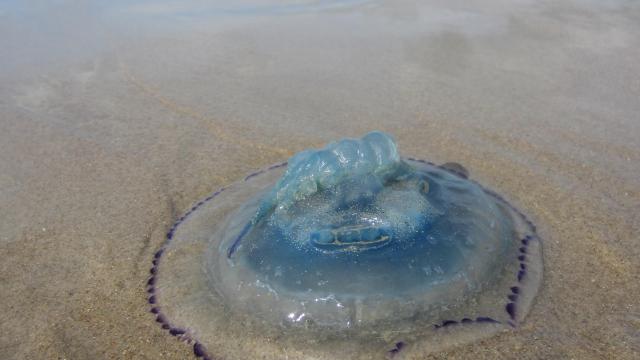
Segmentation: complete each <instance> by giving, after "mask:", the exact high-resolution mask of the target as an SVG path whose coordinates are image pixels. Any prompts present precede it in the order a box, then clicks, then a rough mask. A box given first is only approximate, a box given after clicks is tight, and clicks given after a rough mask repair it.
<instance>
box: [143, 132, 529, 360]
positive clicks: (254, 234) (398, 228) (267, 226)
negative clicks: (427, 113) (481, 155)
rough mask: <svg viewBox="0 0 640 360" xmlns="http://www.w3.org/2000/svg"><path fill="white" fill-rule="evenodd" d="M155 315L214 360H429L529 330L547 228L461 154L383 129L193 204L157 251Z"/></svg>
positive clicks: (304, 155)
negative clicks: (541, 234) (421, 151)
mask: <svg viewBox="0 0 640 360" xmlns="http://www.w3.org/2000/svg"><path fill="white" fill-rule="evenodd" d="M151 274H152V275H151V277H150V278H149V281H148V284H147V285H148V287H147V291H148V292H149V294H150V295H149V303H150V304H151V312H152V313H154V314H155V316H156V321H157V322H159V323H160V324H161V325H162V327H163V328H165V329H167V330H168V331H169V333H170V334H171V335H174V336H177V337H179V338H180V339H181V340H184V341H186V342H187V343H189V344H191V346H193V352H194V354H195V356H196V357H201V358H205V359H214V358H218V357H219V358H224V359H250V358H267V359H282V358H289V359H307V358H313V359H338V358H339V359H377V358H380V359H385V358H396V357H397V358H413V357H416V358H419V357H420V356H423V355H424V354H426V353H429V352H433V351H438V350H441V349H444V348H446V347H448V346H452V345H457V344H462V343H467V342H471V341H475V340H477V339H480V338H482V337H486V336H489V335H491V334H494V333H496V332H498V331H503V330H508V329H517V327H518V324H519V323H520V322H522V321H523V319H524V317H525V315H526V314H527V311H528V310H529V308H530V306H531V304H532V301H533V298H534V296H535V294H536V292H537V289H538V287H539V284H540V282H541V278H542V257H541V244H540V240H539V238H538V237H537V235H536V230H535V226H534V225H533V223H532V222H531V221H529V220H528V219H527V218H526V217H525V215H524V214H523V213H522V212H520V211H519V210H517V209H516V208H515V207H513V206H512V205H510V204H509V203H508V202H507V201H506V200H505V199H504V198H503V197H501V196H500V195H498V194H497V193H495V192H493V191H491V190H488V189H487V188H485V187H483V186H482V185H480V184H478V183H477V182H475V181H473V180H471V179H469V178H468V172H467V170H466V169H464V167H462V166H461V165H459V164H456V163H447V164H444V165H441V166H436V165H435V164H433V163H430V162H427V161H423V160H417V159H412V158H402V157H400V155H399V154H398V151H397V147H396V143H395V142H394V141H393V139H392V138H391V137H390V136H389V135H387V134H385V133H381V132H372V133H369V134H367V135H365V136H364V137H362V138H361V139H344V140H340V141H338V142H334V143H331V144H329V145H327V146H326V147H325V148H324V149H320V150H306V151H303V152H301V153H298V154H296V155H295V156H293V157H292V158H291V159H290V160H289V161H288V162H287V163H283V164H277V165H273V166H271V167H268V168H266V169H264V170H261V171H258V172H255V173H253V174H250V175H248V176H247V177H245V178H244V179H242V180H240V181H238V182H237V183H235V184H232V185H230V186H229V187H226V188H223V189H220V190H218V191H216V192H215V193H213V194H211V195H210V196H208V197H206V198H205V199H203V200H201V201H199V202H197V203H196V204H195V205H194V206H193V207H192V208H191V209H190V210H189V211H188V212H187V213H186V214H185V215H184V216H182V217H181V218H180V219H178V221H176V223H175V224H174V225H173V226H172V227H171V229H170V230H169V232H168V234H167V241H166V243H165V244H164V245H163V247H162V248H161V249H160V250H158V252H157V253H156V254H155V256H154V259H153V267H152V269H151Z"/></svg>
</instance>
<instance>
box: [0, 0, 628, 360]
mask: <svg viewBox="0 0 640 360" xmlns="http://www.w3.org/2000/svg"><path fill="white" fill-rule="evenodd" d="M230 3H231V2H230ZM255 3H260V4H263V3H264V2H257V1H256V2H255ZM332 4H333V5H332V6H329V7H325V8H318V7H313V6H311V7H297V8H294V9H293V10H286V9H285V10H282V9H279V10H277V11H273V10H272V11H269V9H270V8H269V7H268V6H266V7H260V6H258V7H256V6H253V7H252V5H251V4H250V2H247V1H244V2H242V3H241V5H242V6H245V7H242V8H240V10H238V9H236V8H233V9H231V10H230V9H229V8H225V9H222V10H221V9H220V8H206V7H204V8H203V5H201V4H200V3H194V4H192V3H189V2H187V3H184V4H183V3H180V4H176V3H166V4H165V3H162V4H154V5H153V6H152V5H149V4H148V3H141V4H137V5H128V4H120V3H115V4H113V5H109V6H98V5H95V4H94V5H86V4H85V5H77V4H58V5H55V6H51V7H48V6H45V5H36V4H26V5H25V4H23V3H18V4H14V3H12V2H9V3H5V4H3V5H0V46H1V47H2V48H3V49H5V51H3V56H2V57H0V127H1V130H2V131H0V149H1V151H0V205H1V206H0V219H1V220H0V254H1V256H2V261H0V358H2V359H89V358H92V359H100V358H105V359H117V358H123V359H159V358H162V359H189V358H190V357H191V356H192V355H191V353H192V348H191V347H190V346H188V345H186V344H184V343H181V342H179V341H178V340H176V338H174V337H171V336H169V334H168V333H167V332H165V331H163V330H162V329H160V327H159V326H158V325H157V324H156V323H155V322H154V318H153V317H152V316H151V314H149V312H148V311H149V306H148V304H147V300H146V294H145V283H146V281H147V278H148V272H149V266H150V262H151V259H152V256H153V253H154V252H155V251H156V250H157V249H158V248H159V247H160V246H161V244H162V243H163V241H164V234H165V233H166V231H167V229H168V227H169V226H170V225H171V224H172V222H173V221H174V220H175V219H176V218H178V217H180V214H181V213H183V212H184V211H186V210H187V209H188V208H190V206H191V205H192V203H193V202H195V201H198V200H199V199H201V198H203V197H205V196H206V195H207V194H209V193H210V192H212V191H213V190H215V189H216V188H218V187H220V186H223V185H225V184H228V183H230V182H232V181H234V180H237V179H240V178H241V177H243V176H244V175H246V174H247V173H250V172H252V171H253V170H255V169H259V168H262V167H265V166H268V165H270V164H273V163H276V162H280V161H282V160H285V159H286V158H287V157H288V156H290V155H292V154H294V153H295V152H297V151H300V150H302V149H304V148H307V147H317V146H320V145H322V144H324V143H326V142H327V141H330V140H334V139H337V138H342V137H345V136H360V135H362V134H364V133H366V132H368V131H370V130H373V129H377V130H382V131H386V132H389V133H391V134H394V135H395V137H396V140H397V141H398V143H399V145H400V149H402V150H403V152H404V153H405V155H409V156H414V157H418V158H426V159H429V160H432V161H435V162H449V161H455V162H459V163H461V164H463V165H464V166H465V167H467V168H468V169H469V170H470V172H471V177H473V178H474V179H476V180H478V181H479V182H481V183H483V184H485V185H487V186H488V187H490V188H492V189H495V190H497V191H498V192H500V193H501V194H503V195H505V197H506V198H508V199H509V200H510V201H512V202H513V203H514V204H516V205H517V206H518V207H519V208H520V209H522V210H523V211H524V212H525V213H527V215H528V216H530V217H531V218H532V219H533V220H534V222H535V223H536V224H537V225H538V229H539V233H540V236H541V237H542V239H543V247H544V263H545V274H544V279H543V285H542V288H541V291H540V293H539V295H538V297H537V299H536V303H535V305H534V306H533V309H532V311H531V313H530V315H529V316H528V317H527V319H526V320H525V321H524V323H523V324H522V326H521V327H520V328H518V329H516V330H515V331H509V332H505V333H501V334H499V335H498V336H495V337H492V338H489V339H487V340H483V341H481V342H477V343H474V344H470V345H465V346H460V347H454V348H451V349H450V350H448V351H445V352H442V353H436V354H431V355H429V357H428V358H433V359H445V358H447V359H449V358H460V359H467V358H505V359H538V358H552V359H553V358H560V359H565V358H574V359H602V358H605V359H635V358H639V357H640V301H639V300H638V299H639V298H640V281H638V280H639V276H638V273H639V271H638V270H640V260H639V259H640V246H639V243H638V234H639V231H640V190H639V189H640V119H639V115H640V101H638V99H639V98H640V77H638V74H639V73H640V62H639V61H638V59H640V5H638V4H635V3H634V2H630V1H607V2H596V1H593V2H589V1H586V2H571V1H561V2H557V1H544V2H538V1H520V2H517V3H514V2H502V1H497V0H493V1H491V2H489V3H487V2H453V3H452V2H449V1H446V2H445V1H430V2H428V3H426V4H425V3H423V2H418V1H415V2H414V1H401V2H392V1H389V2H376V1H372V2H334V3H332ZM247 9H248V10H247ZM6 49H8V50H9V51H6ZM213 352H214V354H215V351H213Z"/></svg>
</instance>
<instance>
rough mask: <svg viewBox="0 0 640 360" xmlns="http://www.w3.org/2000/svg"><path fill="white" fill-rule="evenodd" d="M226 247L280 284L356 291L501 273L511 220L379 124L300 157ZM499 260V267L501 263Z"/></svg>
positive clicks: (419, 288)
mask: <svg viewBox="0 0 640 360" xmlns="http://www.w3.org/2000/svg"><path fill="white" fill-rule="evenodd" d="M257 204H258V205H257V206H255V205H252V206H254V207H255V210H254V213H253V214H254V215H253V217H252V218H250V219H248V221H247V222H246V224H245V225H244V226H243V227H242V230H241V231H239V232H238V233H237V234H236V235H235V236H234V239H233V241H231V242H229V243H226V244H230V245H228V246H227V248H226V254H227V258H228V259H229V260H230V261H232V262H236V263H242V264H245V265H246V266H247V267H249V268H250V269H252V271H253V272H254V273H255V274H257V277H258V278H259V279H260V280H261V281H262V282H265V283H267V284H269V286H270V287H271V288H274V289H277V290H279V291H289V292H293V293H305V292H306V293H319V294H338V295H343V296H351V297H355V298H366V297H371V296H389V295H390V296H398V295H403V294H411V293H420V292H424V291H425V290H428V289H429V287H430V286H434V285H437V284H442V283H446V282H447V281H450V280H451V279H453V278H456V279H460V278H464V279H463V280H464V282H465V283H466V286H467V287H468V288H470V289H473V288H476V287H479V286H481V284H482V283H483V282H484V281H487V279H489V278H491V277H492V276H493V275H494V274H493V273H492V272H491V271H493V270H492V264H494V263H495V264H497V263H499V261H497V260H495V259H499V258H500V256H501V255H502V254H504V252H505V251H506V250H507V248H508V244H509V243H510V240H511V238H512V236H513V232H512V231H511V229H512V227H513V225H512V224H511V219H510V217H508V216H505V214H504V213H503V212H502V211H501V209H499V207H498V206H497V205H496V204H495V202H494V201H493V199H491V198H490V197H489V196H488V195H487V194H486V193H485V192H484V191H483V190H482V189H481V188H480V187H479V186H477V185H476V184H475V183H473V182H470V181H468V180H466V179H464V178H463V177H460V176H456V175H455V174H453V173H451V172H449V171H447V170H445V169H442V168H438V167H435V166H429V167H418V166H414V165H411V164H410V163H409V162H406V161H404V160H402V159H401V158H400V156H399V155H398V152H397V148H396V144H395V143H394V141H393V140H392V139H391V137H390V136H388V135H386V134H384V133H380V132H373V133H370V134H367V135H366V136H364V137H363V138H361V139H358V140H354V139H347V140H342V141H339V142H335V143H332V144H329V145H328V146H327V147H325V148H324V149H321V150H315V151H304V152H302V153H299V154H297V155H296V156H294V157H293V158H292V159H291V160H290V161H289V164H288V168H287V171H286V172H285V174H284V175H283V176H282V178H281V179H280V180H279V181H278V182H277V183H276V185H275V186H274V187H273V188H272V189H271V190H269V191H267V193H266V194H264V195H262V197H261V200H260V201H259V202H258V203H257ZM495 267H498V266H497V265H496V266H495Z"/></svg>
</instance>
